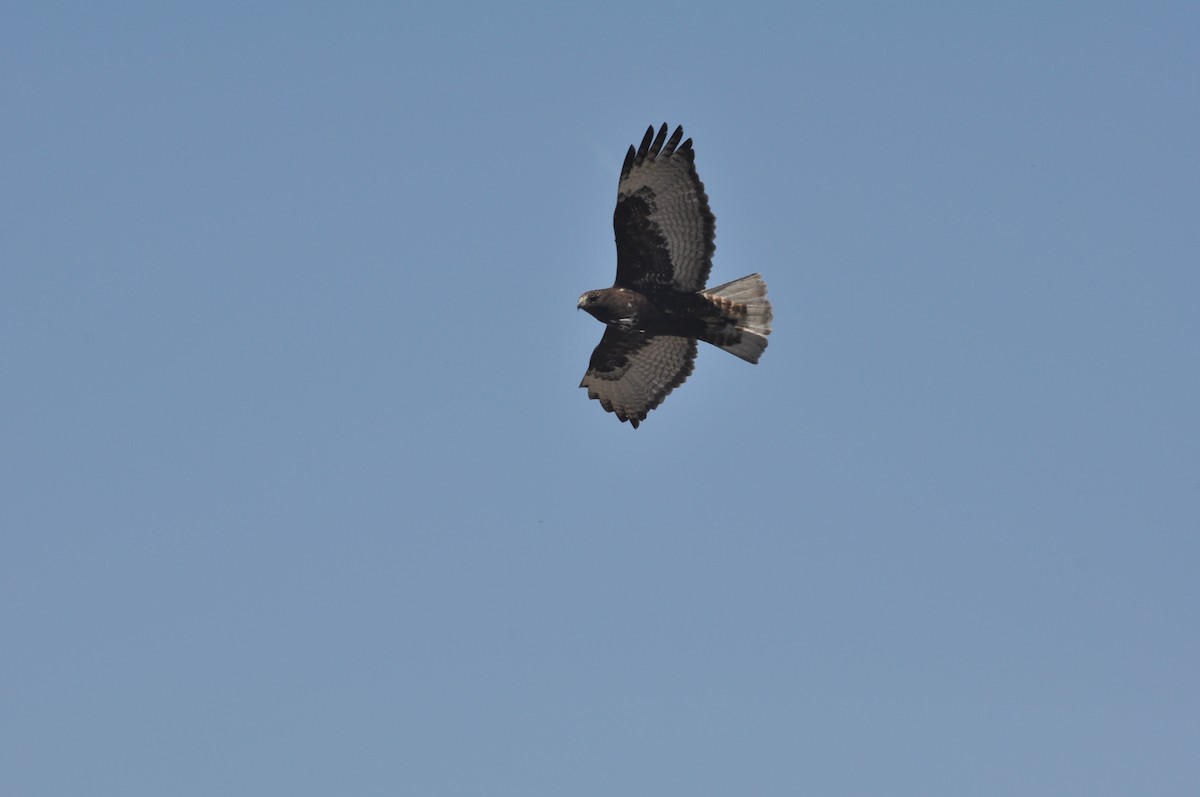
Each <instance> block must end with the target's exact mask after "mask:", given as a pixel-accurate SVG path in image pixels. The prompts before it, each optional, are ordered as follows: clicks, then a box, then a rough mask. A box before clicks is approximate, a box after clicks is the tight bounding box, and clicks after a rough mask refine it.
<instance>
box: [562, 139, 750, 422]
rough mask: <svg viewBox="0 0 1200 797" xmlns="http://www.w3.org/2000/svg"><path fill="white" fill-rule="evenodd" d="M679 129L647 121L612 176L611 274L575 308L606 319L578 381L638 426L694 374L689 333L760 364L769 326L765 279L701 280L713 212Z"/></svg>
mask: <svg viewBox="0 0 1200 797" xmlns="http://www.w3.org/2000/svg"><path fill="white" fill-rule="evenodd" d="M682 139H683V128H682V127H677V128H675V132H674V133H673V134H672V135H671V137H670V138H669V139H668V138H667V126H666V125H665V124H664V125H663V126H662V127H661V128H659V130H658V134H657V135H655V132H654V127H653V126H651V127H649V128H647V129H646V135H645V137H644V138H643V139H642V143H641V146H639V147H638V148H637V149H634V148H633V147H630V148H629V152H628V153H627V154H626V155H625V163H624V165H623V166H621V179H620V181H618V183H617V208H616V210H615V211H614V212H613V229H614V231H615V232H616V238H617V278H616V281H615V282H614V283H613V286H612V287H611V288H601V289H599V290H594V291H588V292H587V293H585V294H583V295H582V296H580V297H579V302H578V305H577V307H578V308H579V309H582V310H586V311H587V312H588V313H590V314H591V315H592V316H594V317H595V318H596V319H598V320H599V321H602V322H604V324H605V329H604V336H603V337H602V338H601V339H600V343H599V345H597V346H596V349H595V351H593V352H592V359H591V362H589V363H588V369H587V373H586V374H584V375H583V381H582V382H580V383H579V386H580V387H585V388H587V391H588V398H593V399H597V400H598V401H599V402H600V406H601V407H603V408H604V409H605V410H607V411H608V412H611V413H615V414H616V416H617V418H619V419H620V420H621V421H622V422H625V421H628V422H629V424H630V426H632V427H633V428H635V429H636V428H637V426H638V424H639V423H641V422H642V421H644V420H645V419H646V414H647V413H649V412H650V411H651V410H652V409H654V408H655V407H657V406H658V405H659V404H661V403H662V402H663V400H664V399H665V398H666V397H667V395H668V394H669V393H670V392H671V391H672V390H674V389H675V388H677V387H679V386H680V385H682V384H683V382H684V380H685V379H687V378H688V375H690V374H691V373H692V366H693V364H694V363H695V360H696V341H698V340H702V341H704V342H705V343H710V344H712V345H713V346H716V347H718V348H721V349H724V350H725V351H727V352H729V353H730V354H733V355H735V356H737V357H740V358H742V359H743V360H745V361H746V362H749V363H757V362H758V358H759V357H761V356H762V353H763V350H765V349H766V348H767V335H770V334H771V303H770V302H769V301H767V284H766V283H765V282H763V279H762V276H761V275H759V274H751V275H749V276H746V277H742V278H741V279H736V280H734V281H733V282H727V283H725V284H724V285H718V286H717V287H715V288H708V289H705V287H704V284H705V283H706V282H707V281H708V273H709V271H711V270H712V256H713V252H714V251H715V250H716V244H715V243H714V238H715V237H716V222H717V220H716V217H715V216H713V214H712V211H711V210H709V208H708V196H707V195H706V194H705V193H704V184H703V183H702V182H700V177H699V176H698V175H697V174H696V164H695V160H696V153H695V151H694V150H693V149H692V140H691V139H690V138H689V139H688V140H687V141H684V142H683V143H682V144H680V143H679V142H680V141H681V140H682Z"/></svg>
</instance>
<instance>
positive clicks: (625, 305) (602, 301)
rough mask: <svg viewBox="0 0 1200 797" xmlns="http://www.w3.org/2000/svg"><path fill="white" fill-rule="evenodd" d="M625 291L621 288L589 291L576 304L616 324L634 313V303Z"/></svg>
mask: <svg viewBox="0 0 1200 797" xmlns="http://www.w3.org/2000/svg"><path fill="white" fill-rule="evenodd" d="M625 293H626V292H625V291H622V290H621V289H620V288H601V289H600V290H595V291H588V292H587V293H585V294H583V295H582V296H580V297H579V301H578V302H577V303H576V304H575V306H576V307H577V308H578V309H580V310H587V311H588V313H590V314H591V315H592V316H594V317H595V318H596V319H598V320H600V321H603V322H604V323H606V324H615V323H617V322H619V321H622V320H627V319H629V318H631V317H632V316H633V315H634V310H633V305H632V303H631V302H630V301H629V298H628V297H627V296H625V295H624V294H625Z"/></svg>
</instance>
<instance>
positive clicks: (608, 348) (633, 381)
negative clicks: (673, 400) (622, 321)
mask: <svg viewBox="0 0 1200 797" xmlns="http://www.w3.org/2000/svg"><path fill="white" fill-rule="evenodd" d="M695 361H696V341H695V340H693V339H691V338H679V337H675V336H674V335H646V334H644V333H641V332H634V331H629V330H623V329H620V328H619V327H609V328H608V329H606V330H605V331H604V337H603V338H601V339H600V344H599V345H598V346H596V350H595V351H593V352H592V360H591V362H590V363H589V364H588V370H587V373H586V374H584V375H583V381H582V382H580V383H579V386H580V387H586V388H587V389H588V398H593V399H599V401H600V406H602V407H604V409H606V410H608V411H609V412H615V413H616V414H617V417H618V418H620V419H621V420H622V421H629V423H630V424H631V425H632V426H633V428H634V429H636V428H637V425H638V424H639V423H640V422H641V421H643V420H645V419H646V413H648V412H650V410H652V409H654V408H655V407H657V406H658V405H659V404H661V403H662V401H663V399H665V398H666V397H667V394H668V393H670V392H671V391H672V390H674V389H675V388H677V387H679V386H680V385H682V384H683V382H684V380H685V379H687V378H688V375H689V374H691V373H692V364H693V363H694V362H695Z"/></svg>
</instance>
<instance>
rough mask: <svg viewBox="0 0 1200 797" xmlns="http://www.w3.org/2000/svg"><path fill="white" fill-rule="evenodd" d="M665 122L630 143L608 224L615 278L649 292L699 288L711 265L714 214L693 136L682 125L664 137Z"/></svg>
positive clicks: (714, 229)
mask: <svg viewBox="0 0 1200 797" xmlns="http://www.w3.org/2000/svg"><path fill="white" fill-rule="evenodd" d="M666 138H667V126H666V125H665V124H664V125H663V126H662V127H661V128H660V129H659V131H658V135H657V136H655V135H654V128H653V127H649V128H647V129H646V136H645V138H643V139H642V145H641V146H640V147H638V148H637V149H636V150H634V148H633V147H630V148H629V153H628V154H627V155H626V156H625V165H624V166H622V167H621V180H620V182H619V183H618V184H617V209H616V210H615V211H614V212H613V229H614V230H615V232H616V234H617V280H616V284H617V285H618V286H621V287H625V288H634V289H635V290H639V291H643V292H648V293H654V292H656V291H662V290H676V291H687V292H689V293H690V292H694V291H698V290H700V289H702V288H703V287H704V283H705V282H706V281H707V280H708V272H709V271H710V270H712V256H713V252H714V251H715V250H716V248H717V247H716V244H715V243H713V241H714V239H715V238H716V229H717V220H716V217H714V216H713V214H712V211H711V210H709V209H708V197H707V196H706V195H705V193H704V183H702V182H700V177H699V176H698V175H697V174H696V164H695V157H696V153H695V152H694V151H693V150H692V140H691V139H690V138H689V139H688V140H687V141H684V142H683V144H680V143H679V140H680V139H681V138H683V128H682V127H677V128H675V133H674V134H673V135H672V136H671V139H670V140H669V141H666V144H665V145H664V143H663V142H664V141H665V140H666Z"/></svg>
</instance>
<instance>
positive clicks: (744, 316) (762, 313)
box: [700, 274, 771, 363]
mask: <svg viewBox="0 0 1200 797" xmlns="http://www.w3.org/2000/svg"><path fill="white" fill-rule="evenodd" d="M700 293H701V295H702V296H706V297H708V298H709V299H711V300H712V302H713V304H715V305H716V306H717V307H719V308H720V309H721V314H722V315H723V316H725V319H726V321H727V322H728V324H729V325H730V327H733V328H734V329H729V328H728V327H727V330H728V331H727V332H726V333H725V334H724V335H722V337H726V338H728V342H727V343H726V342H721V341H718V340H712V341H709V342H710V343H713V344H714V345H716V346H719V347H721V348H722V349H724V350H725V351H727V352H729V353H730V354H732V355H734V356H737V357H741V358H742V359H743V360H745V361H746V362H750V363H756V362H758V358H759V357H761V356H762V353H763V350H764V349H766V348H767V335H770V334H771V303H770V302H769V301H767V283H765V282H763V278H762V275H760V274H751V275H749V276H748V277H742V278H741V279H736V280H734V281H733V282H727V283H725V284H724V285H718V286H717V287H715V288H709V289H708V290H705V291H701V292H700Z"/></svg>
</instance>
